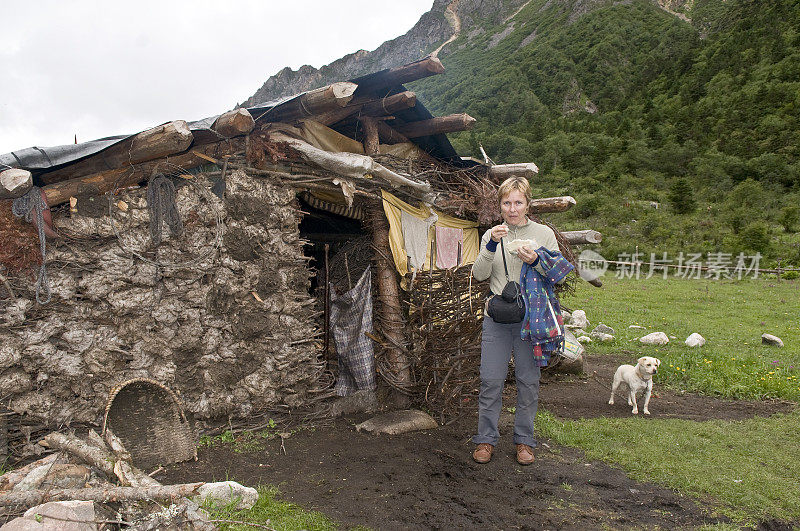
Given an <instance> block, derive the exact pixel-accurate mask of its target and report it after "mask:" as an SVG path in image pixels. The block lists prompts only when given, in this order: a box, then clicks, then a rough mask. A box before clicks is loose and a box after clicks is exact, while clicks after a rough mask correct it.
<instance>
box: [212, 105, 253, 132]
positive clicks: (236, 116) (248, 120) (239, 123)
mask: <svg viewBox="0 0 800 531" xmlns="http://www.w3.org/2000/svg"><path fill="white" fill-rule="evenodd" d="M255 126H256V121H255V120H253V117H252V116H251V115H250V113H249V112H248V111H247V109H243V108H241V107H240V108H238V109H234V110H232V111H228V112H226V113H225V114H222V115H220V117H219V118H217V119H216V121H215V122H214V125H212V126H211V129H213V130H214V131H216V132H217V133H219V134H220V135H222V136H224V137H226V138H230V137H232V136H241V135H246V134H247V133H249V132H250V131H252V130H253V128H254V127H255Z"/></svg>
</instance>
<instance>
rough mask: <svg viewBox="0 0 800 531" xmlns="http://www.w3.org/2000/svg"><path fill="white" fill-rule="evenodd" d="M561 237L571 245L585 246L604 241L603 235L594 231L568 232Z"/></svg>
mask: <svg viewBox="0 0 800 531" xmlns="http://www.w3.org/2000/svg"><path fill="white" fill-rule="evenodd" d="M561 235H562V236H564V239H566V240H567V242H568V243H569V244H570V245H585V244H588V243H600V242H601V241H603V235H602V234H600V233H599V232H597V231H596V230H592V229H584V230H568V231H564V232H562V233H561Z"/></svg>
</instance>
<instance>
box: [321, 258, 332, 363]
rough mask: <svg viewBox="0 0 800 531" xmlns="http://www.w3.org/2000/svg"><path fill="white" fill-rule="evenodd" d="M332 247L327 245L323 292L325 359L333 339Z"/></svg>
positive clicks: (323, 345) (323, 346)
mask: <svg viewBox="0 0 800 531" xmlns="http://www.w3.org/2000/svg"><path fill="white" fill-rule="evenodd" d="M330 249H331V245H330V244H329V243H326V244H325V289H323V290H322V292H323V293H324V294H325V304H324V305H323V307H322V310H323V312H324V314H325V317H324V318H323V319H324V320H325V324H324V327H325V330H324V332H325V335H324V340H323V344H322V352H324V355H325V358H327V357H328V351H329V350H330V337H331V313H330V312H331V310H330V304H331V292H330V289H331V267H330V263H329V261H328V253H329V252H330Z"/></svg>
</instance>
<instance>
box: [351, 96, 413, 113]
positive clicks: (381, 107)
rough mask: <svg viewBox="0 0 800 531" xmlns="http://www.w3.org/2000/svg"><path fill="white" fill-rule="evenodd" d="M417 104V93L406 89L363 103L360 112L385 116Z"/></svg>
mask: <svg viewBox="0 0 800 531" xmlns="http://www.w3.org/2000/svg"><path fill="white" fill-rule="evenodd" d="M416 104H417V95H416V94H414V93H413V92H411V91H410V90H406V91H404V92H399V93H397V94H394V95H392V96H388V97H386V98H382V99H379V100H373V101H370V102H369V103H365V104H364V107H363V108H362V110H361V112H362V113H364V114H368V115H370V116H386V115H389V114H394V113H396V112H399V111H404V110H406V109H410V108H411V107H414V106H415V105H416Z"/></svg>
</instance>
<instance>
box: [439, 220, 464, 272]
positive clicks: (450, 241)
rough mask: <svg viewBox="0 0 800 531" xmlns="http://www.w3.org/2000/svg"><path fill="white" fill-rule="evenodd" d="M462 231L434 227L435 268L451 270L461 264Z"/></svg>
mask: <svg viewBox="0 0 800 531" xmlns="http://www.w3.org/2000/svg"><path fill="white" fill-rule="evenodd" d="M463 246H464V231H463V230H462V229H451V228H450V227H439V226H437V227H436V267H438V268H439V269H451V268H453V267H456V266H458V265H460V264H461V254H462V253H461V249H462V248H463Z"/></svg>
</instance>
